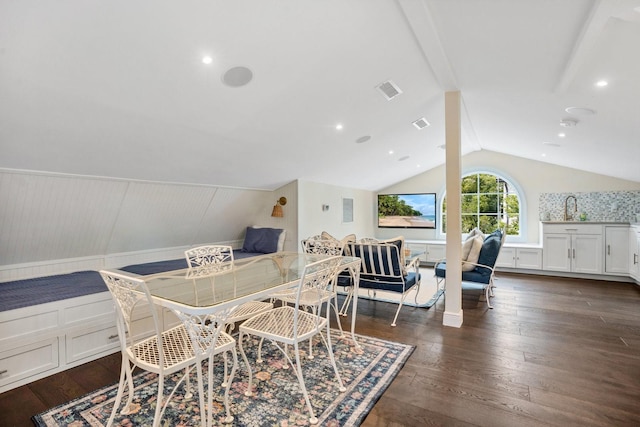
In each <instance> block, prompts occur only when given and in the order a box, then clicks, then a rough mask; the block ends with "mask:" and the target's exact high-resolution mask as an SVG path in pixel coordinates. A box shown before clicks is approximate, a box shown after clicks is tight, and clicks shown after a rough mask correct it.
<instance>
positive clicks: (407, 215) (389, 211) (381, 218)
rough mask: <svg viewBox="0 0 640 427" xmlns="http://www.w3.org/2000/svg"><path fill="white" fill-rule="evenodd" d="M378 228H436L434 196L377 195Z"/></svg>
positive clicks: (420, 194) (423, 194)
mask: <svg viewBox="0 0 640 427" xmlns="http://www.w3.org/2000/svg"><path fill="white" fill-rule="evenodd" d="M378 227H379V228H436V194H435V193H417V194H378Z"/></svg>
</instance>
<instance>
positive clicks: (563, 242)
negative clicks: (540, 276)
mask: <svg viewBox="0 0 640 427" xmlns="http://www.w3.org/2000/svg"><path fill="white" fill-rule="evenodd" d="M543 239H544V241H543V243H542V244H543V251H542V268H543V269H544V270H549V271H567V272H570V271H571V259H572V253H571V236H570V235H568V234H545V235H544V237H543Z"/></svg>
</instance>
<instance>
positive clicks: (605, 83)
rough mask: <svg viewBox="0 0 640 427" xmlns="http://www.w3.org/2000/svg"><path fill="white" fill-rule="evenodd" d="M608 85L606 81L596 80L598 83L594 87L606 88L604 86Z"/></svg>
mask: <svg viewBox="0 0 640 427" xmlns="http://www.w3.org/2000/svg"><path fill="white" fill-rule="evenodd" d="M608 84H609V82H608V81H606V80H598V81H597V82H596V86H598V87H605V86H606V85H608Z"/></svg>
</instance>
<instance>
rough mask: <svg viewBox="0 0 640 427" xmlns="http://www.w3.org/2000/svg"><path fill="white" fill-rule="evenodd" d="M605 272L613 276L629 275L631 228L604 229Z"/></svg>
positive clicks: (608, 227)
mask: <svg viewBox="0 0 640 427" xmlns="http://www.w3.org/2000/svg"><path fill="white" fill-rule="evenodd" d="M604 240H605V253H604V257H605V258H604V271H605V273H611V274H623V275H626V274H628V273H629V227H627V226H605V227H604Z"/></svg>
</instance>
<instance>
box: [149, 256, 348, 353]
mask: <svg viewBox="0 0 640 427" xmlns="http://www.w3.org/2000/svg"><path fill="white" fill-rule="evenodd" d="M327 257H328V256H327V255H321V254H306V253H297V252H276V253H272V254H265V255H259V256H255V257H250V258H242V259H237V260H234V261H233V262H229V263H221V264H216V265H212V266H208V267H199V268H188V269H182V270H173V271H166V272H162V273H157V274H153V275H148V276H143V279H144V281H145V283H146V284H147V287H148V288H149V291H150V293H151V296H152V297H153V299H154V301H155V302H156V303H157V304H158V305H160V306H163V307H166V308H169V309H175V310H178V311H180V312H183V313H188V314H192V315H198V316H202V315H207V316H209V317H215V318H216V319H218V320H219V321H221V322H223V323H224V321H225V319H226V317H227V316H228V314H229V313H230V312H231V311H232V310H233V309H234V308H235V307H237V306H239V305H241V304H243V303H245V302H249V301H258V300H264V299H268V298H269V296H270V295H272V294H274V293H277V292H278V291H281V290H284V289H290V288H293V287H295V286H296V285H298V283H299V281H300V278H301V277H302V274H303V271H304V268H305V266H306V265H307V264H310V263H312V262H315V261H319V260H321V259H325V258H327ZM340 258H341V267H342V270H347V271H348V272H349V274H351V276H352V278H353V285H354V291H355V292H356V295H357V290H358V285H359V279H360V263H361V260H360V258H357V257H348V256H343V257H340ZM356 315H357V298H355V299H354V301H353V306H352V314H351V337H352V339H353V342H354V347H355V350H356V351H360V350H361V349H360V345H359V344H358V341H357V339H356V335H355V325H356Z"/></svg>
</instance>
